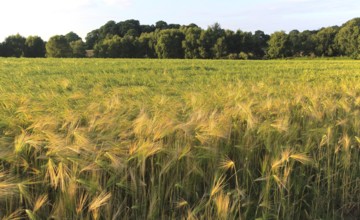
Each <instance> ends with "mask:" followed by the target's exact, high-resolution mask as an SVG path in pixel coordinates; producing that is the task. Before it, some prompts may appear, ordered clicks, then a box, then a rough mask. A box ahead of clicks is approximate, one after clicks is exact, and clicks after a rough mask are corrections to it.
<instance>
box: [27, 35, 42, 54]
mask: <svg viewBox="0 0 360 220" xmlns="http://www.w3.org/2000/svg"><path fill="white" fill-rule="evenodd" d="M45 53H46V50H45V42H44V41H43V40H42V39H41V38H40V37H38V36H29V37H27V38H26V41H25V48H24V57H45Z"/></svg>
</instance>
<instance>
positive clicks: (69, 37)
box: [65, 31, 81, 43]
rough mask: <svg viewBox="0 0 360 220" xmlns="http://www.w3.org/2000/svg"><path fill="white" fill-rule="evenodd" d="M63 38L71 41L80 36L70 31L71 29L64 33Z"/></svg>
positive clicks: (78, 38)
mask: <svg viewBox="0 0 360 220" xmlns="http://www.w3.org/2000/svg"><path fill="white" fill-rule="evenodd" d="M65 38H66V40H67V41H68V42H69V43H71V42H73V41H78V40H81V37H79V35H77V34H76V33H74V32H72V31H71V32H69V33H67V34H66V35H65Z"/></svg>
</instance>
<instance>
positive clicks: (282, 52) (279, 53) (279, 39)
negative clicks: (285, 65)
mask: <svg viewBox="0 0 360 220" xmlns="http://www.w3.org/2000/svg"><path fill="white" fill-rule="evenodd" d="M268 44H269V47H268V50H267V55H268V56H269V58H284V57H287V56H288V55H289V49H290V48H289V46H290V41H289V37H288V35H287V34H286V33H285V32H284V31H278V32H275V33H273V34H271V36H270V40H269V42H268Z"/></svg>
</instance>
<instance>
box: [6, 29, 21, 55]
mask: <svg viewBox="0 0 360 220" xmlns="http://www.w3.org/2000/svg"><path fill="white" fill-rule="evenodd" d="M25 41H26V38H25V37H23V36H21V35H20V34H16V35H11V36H9V37H7V38H6V39H5V41H4V43H3V50H4V56H6V57H21V56H23V55H24V49H25Z"/></svg>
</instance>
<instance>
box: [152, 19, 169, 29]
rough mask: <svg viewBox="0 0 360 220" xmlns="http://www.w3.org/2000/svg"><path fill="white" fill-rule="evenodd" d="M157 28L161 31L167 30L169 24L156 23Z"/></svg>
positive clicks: (163, 22)
mask: <svg viewBox="0 0 360 220" xmlns="http://www.w3.org/2000/svg"><path fill="white" fill-rule="evenodd" d="M155 28H156V29H160V30H165V29H167V28H168V24H167V23H166V22H165V21H158V22H156V23H155Z"/></svg>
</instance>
